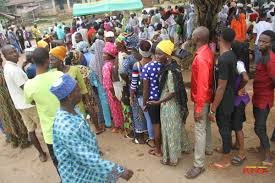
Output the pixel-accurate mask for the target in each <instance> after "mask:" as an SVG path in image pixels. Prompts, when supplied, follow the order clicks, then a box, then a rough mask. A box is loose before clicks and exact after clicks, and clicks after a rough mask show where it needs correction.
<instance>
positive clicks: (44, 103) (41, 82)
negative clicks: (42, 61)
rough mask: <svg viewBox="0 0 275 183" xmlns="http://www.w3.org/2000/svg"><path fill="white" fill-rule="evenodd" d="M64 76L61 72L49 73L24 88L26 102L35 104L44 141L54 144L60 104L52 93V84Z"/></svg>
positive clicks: (28, 82)
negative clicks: (55, 121)
mask: <svg viewBox="0 0 275 183" xmlns="http://www.w3.org/2000/svg"><path fill="white" fill-rule="evenodd" d="M62 75H63V73H62V72H60V71H49V72H46V73H43V74H39V75H37V76H36V77H35V78H33V79H31V80H28V81H27V83H26V84H25V87H24V94H25V99H26V102H27V103H29V104H31V103H32V102H34V103H35V105H36V108H37V112H38V116H39V119H40V123H41V129H42V132H43V137H44V140H45V142H46V143H47V144H52V143H53V132H52V131H53V121H54V118H55V116H56V112H57V110H58V108H59V107H60V103H59V101H58V99H57V98H56V96H55V95H53V94H52V93H51V92H50V88H51V86H52V84H53V83H54V82H55V81H56V80H57V79H58V78H60V77H61V76H62Z"/></svg>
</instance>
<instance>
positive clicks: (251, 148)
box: [247, 147, 262, 153]
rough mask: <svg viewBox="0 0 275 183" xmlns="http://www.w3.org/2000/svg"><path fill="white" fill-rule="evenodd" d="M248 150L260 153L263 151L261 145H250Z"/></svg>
mask: <svg viewBox="0 0 275 183" xmlns="http://www.w3.org/2000/svg"><path fill="white" fill-rule="evenodd" d="M247 152H249V153H260V152H262V148H261V147H250V148H248V149H247Z"/></svg>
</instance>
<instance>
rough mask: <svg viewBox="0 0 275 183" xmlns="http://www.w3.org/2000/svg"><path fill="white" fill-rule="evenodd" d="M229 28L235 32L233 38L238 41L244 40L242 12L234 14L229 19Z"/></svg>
mask: <svg viewBox="0 0 275 183" xmlns="http://www.w3.org/2000/svg"><path fill="white" fill-rule="evenodd" d="M231 29H233V30H234V31H235V33H236V37H235V40H237V41H240V42H245V41H246V22H245V14H244V13H238V14H236V15H235V16H234V18H233V19H232V21H231Z"/></svg>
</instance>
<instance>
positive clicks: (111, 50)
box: [103, 42, 118, 57]
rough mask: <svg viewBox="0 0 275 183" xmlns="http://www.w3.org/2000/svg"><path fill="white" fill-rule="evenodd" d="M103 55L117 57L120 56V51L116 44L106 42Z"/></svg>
mask: <svg viewBox="0 0 275 183" xmlns="http://www.w3.org/2000/svg"><path fill="white" fill-rule="evenodd" d="M103 53H106V54H109V55H111V56H113V57H116V56H117V54H118V51H117V48H116V46H115V44H114V43H111V42H106V43H105V46H104V48H103Z"/></svg>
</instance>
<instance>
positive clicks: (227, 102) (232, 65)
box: [215, 50, 237, 114]
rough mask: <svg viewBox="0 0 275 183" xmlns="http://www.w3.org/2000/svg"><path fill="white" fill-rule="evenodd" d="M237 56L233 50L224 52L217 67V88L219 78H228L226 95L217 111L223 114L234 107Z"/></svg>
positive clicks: (229, 111)
mask: <svg viewBox="0 0 275 183" xmlns="http://www.w3.org/2000/svg"><path fill="white" fill-rule="evenodd" d="M236 66H237V58H236V55H235V54H234V52H233V51H232V50H230V51H227V52H225V53H223V54H222V55H221V56H220V57H219V58H218V64H217V65H216V67H215V84H216V87H215V89H217V88H218V80H219V79H220V80H226V81H227V85H226V89H225V91H224V95H223V98H222V101H221V103H220V105H219V106H218V109H217V112H219V113H222V114H231V113H232V112H233V109H234V88H235V77H236V73H237V71H236Z"/></svg>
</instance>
